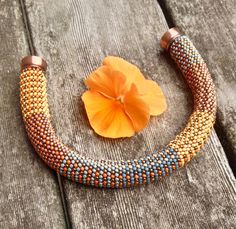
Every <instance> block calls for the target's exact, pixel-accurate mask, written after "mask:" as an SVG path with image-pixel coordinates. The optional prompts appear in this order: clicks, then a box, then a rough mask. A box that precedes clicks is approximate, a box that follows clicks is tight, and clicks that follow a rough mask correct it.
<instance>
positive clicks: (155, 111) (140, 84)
mask: <svg viewBox="0 0 236 229" xmlns="http://www.w3.org/2000/svg"><path fill="white" fill-rule="evenodd" d="M135 85H136V87H137V89H138V92H139V94H140V95H141V97H142V99H143V100H144V101H145V102H146V103H147V104H148V105H149V112H150V115H160V114H161V113H163V112H164V111H165V110H166V108H167V104H166V99H165V96H164V94H163V92H162V90H161V88H160V86H159V85H158V84H157V83H156V82H155V81H152V80H144V81H137V82H136V84H135Z"/></svg>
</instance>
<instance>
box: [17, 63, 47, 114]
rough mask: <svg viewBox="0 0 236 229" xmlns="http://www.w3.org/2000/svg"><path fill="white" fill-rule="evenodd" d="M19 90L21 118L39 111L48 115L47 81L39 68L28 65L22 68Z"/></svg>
mask: <svg viewBox="0 0 236 229" xmlns="http://www.w3.org/2000/svg"><path fill="white" fill-rule="evenodd" d="M20 90H21V97H20V102H21V110H22V114H23V118H26V117H28V116H29V115H32V114H39V113H43V114H45V115H46V116H48V117H49V116H50V115H49V109H48V99H47V81H46V77H45V75H44V72H43V71H42V69H41V68H39V67H31V66H29V67H27V68H24V69H23V70H22V73H21V80H20Z"/></svg>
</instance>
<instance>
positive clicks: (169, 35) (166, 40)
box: [160, 27, 183, 51]
mask: <svg viewBox="0 0 236 229" xmlns="http://www.w3.org/2000/svg"><path fill="white" fill-rule="evenodd" d="M181 35H183V34H182V33H181V32H180V30H179V29H178V28H177V27H173V28H171V29H169V30H168V31H167V32H165V33H164V35H163V36H162V38H161V41H160V45H161V47H162V48H163V49H165V50H166V51H168V49H169V47H170V44H171V43H172V42H173V41H174V40H175V39H176V38H177V37H179V36H181Z"/></svg>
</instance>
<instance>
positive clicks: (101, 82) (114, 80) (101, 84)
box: [85, 66, 126, 98]
mask: <svg viewBox="0 0 236 229" xmlns="http://www.w3.org/2000/svg"><path fill="white" fill-rule="evenodd" d="M125 83H126V77H125V76H124V75H123V74H122V73H121V72H118V71H114V70H112V69H111V68H110V67H108V66H101V67H99V68H98V69H97V70H96V71H94V72H93V73H92V74H90V76H89V77H88V78H87V79H86V80H85V84H86V85H87V87H89V88H90V89H92V90H95V91H97V92H100V93H101V94H103V95H104V96H107V97H109V98H116V97H118V96H119V95H121V94H123V93H124V91H125Z"/></svg>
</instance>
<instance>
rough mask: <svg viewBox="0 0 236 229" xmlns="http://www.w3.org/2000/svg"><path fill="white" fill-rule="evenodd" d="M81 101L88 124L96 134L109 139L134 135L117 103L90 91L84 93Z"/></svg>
mask: <svg viewBox="0 0 236 229" xmlns="http://www.w3.org/2000/svg"><path fill="white" fill-rule="evenodd" d="M82 100H83V102H84V104H85V109H86V112H87V115H88V119H89V122H90V124H91V126H92V128H93V129H94V131H95V132H96V133H97V134H99V135H101V136H103V137H109V138H120V137H131V136H132V135H134V132H135V131H134V128H133V125H132V122H131V120H130V119H129V117H128V116H127V115H126V113H125V112H124V106H123V105H122V104H121V103H120V102H119V101H116V100H111V99H109V98H106V97H104V96H103V95H101V94H100V93H98V92H96V91H92V90H89V91H86V92H85V93H84V94H83V95H82Z"/></svg>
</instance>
